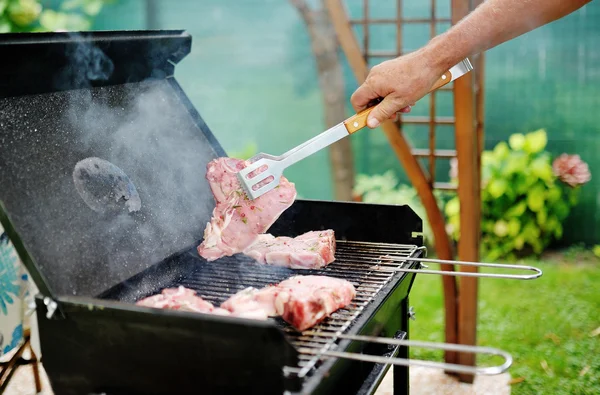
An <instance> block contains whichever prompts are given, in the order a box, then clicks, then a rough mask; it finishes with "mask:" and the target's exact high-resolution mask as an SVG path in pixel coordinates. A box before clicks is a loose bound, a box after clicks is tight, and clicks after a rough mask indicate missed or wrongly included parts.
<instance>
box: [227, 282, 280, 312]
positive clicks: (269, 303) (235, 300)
mask: <svg viewBox="0 0 600 395" xmlns="http://www.w3.org/2000/svg"><path fill="white" fill-rule="evenodd" d="M277 292H278V288H277V287H276V286H270V287H266V288H263V289H256V288H253V287H248V288H246V289H244V290H242V291H239V292H238V293H236V294H235V295H233V296H231V297H230V298H229V299H227V300H226V301H225V302H223V303H222V304H221V308H223V309H227V310H229V311H230V312H232V313H233V314H246V313H248V314H250V313H253V314H254V313H256V314H265V315H266V316H268V317H275V316H276V315H277V312H276V311H275V297H276V296H277Z"/></svg>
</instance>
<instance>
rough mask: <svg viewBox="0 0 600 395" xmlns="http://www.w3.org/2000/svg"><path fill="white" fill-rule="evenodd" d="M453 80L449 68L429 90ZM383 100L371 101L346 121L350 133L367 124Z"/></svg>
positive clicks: (438, 87)
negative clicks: (370, 115) (372, 112)
mask: <svg viewBox="0 0 600 395" xmlns="http://www.w3.org/2000/svg"><path fill="white" fill-rule="evenodd" d="M451 81H452V73H451V72H450V70H448V71H446V72H445V73H444V74H443V75H442V76H441V77H440V78H439V79H438V80H437V81H436V82H435V84H433V86H432V87H431V89H430V90H429V93H431V92H433V91H435V90H437V89H440V88H441V87H443V86H444V85H447V84H449V83H450V82H451ZM381 100H382V99H381V98H379V99H376V100H374V101H373V102H371V103H370V106H369V107H368V108H365V109H364V110H362V111H360V112H359V113H357V114H355V115H353V116H351V117H350V118H348V119H346V120H345V121H344V125H345V126H346V129H348V133H349V134H352V133H354V132H357V131H359V130H360V129H362V128H364V127H366V126H367V119H368V118H369V114H370V113H371V111H373V109H374V108H375V107H376V106H377V104H379V103H380V102H381Z"/></svg>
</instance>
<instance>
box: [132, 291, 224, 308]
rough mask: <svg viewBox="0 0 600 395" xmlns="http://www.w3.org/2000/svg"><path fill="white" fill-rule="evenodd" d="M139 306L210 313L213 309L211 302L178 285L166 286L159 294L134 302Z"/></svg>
mask: <svg viewBox="0 0 600 395" xmlns="http://www.w3.org/2000/svg"><path fill="white" fill-rule="evenodd" d="M136 304H137V305H140V306H146V307H155V308H160V309H172V310H183V311H194V312H198V313H210V312H212V311H213V310H214V306H213V305H212V303H210V302H207V301H205V300H204V299H202V298H201V297H199V296H196V292H195V291H194V290H191V289H188V288H185V287H183V286H179V287H178V288H166V289H163V291H162V292H161V293H160V294H157V295H152V296H149V297H147V298H144V299H142V300H140V301H138V302H137V303H136Z"/></svg>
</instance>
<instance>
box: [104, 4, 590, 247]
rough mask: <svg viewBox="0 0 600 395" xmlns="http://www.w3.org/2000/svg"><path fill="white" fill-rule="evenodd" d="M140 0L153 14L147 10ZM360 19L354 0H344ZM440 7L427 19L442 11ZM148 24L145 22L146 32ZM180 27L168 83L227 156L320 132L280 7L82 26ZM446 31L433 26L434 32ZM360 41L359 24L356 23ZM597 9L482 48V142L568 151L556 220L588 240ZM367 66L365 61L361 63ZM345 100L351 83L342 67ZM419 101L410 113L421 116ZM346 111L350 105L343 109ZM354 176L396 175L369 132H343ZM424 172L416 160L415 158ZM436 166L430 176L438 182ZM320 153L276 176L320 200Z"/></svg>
mask: <svg viewBox="0 0 600 395" xmlns="http://www.w3.org/2000/svg"><path fill="white" fill-rule="evenodd" d="M149 3H153V4H154V5H155V9H156V12H155V13H153V14H150V15H149V14H148V12H147V6H148V4H149ZM345 3H346V4H347V5H348V7H349V11H350V13H351V15H353V16H357V17H358V16H360V14H361V7H362V1H361V0H349V1H346V2H345ZM394 3H396V2H395V1H391V0H390V1H379V2H371V10H370V13H371V15H372V16H374V17H386V16H389V15H395V13H396V11H395V5H394ZM405 3H408V4H406V5H405V9H404V14H405V15H406V16H409V17H410V16H414V17H428V16H429V14H428V12H429V2H427V1H418V2H417V1H414V2H405ZM449 12H450V10H449V0H447V1H438V7H437V14H438V15H439V16H441V17H444V16H448V15H449ZM149 24H150V25H149ZM149 27H152V28H161V29H171V28H174V29H185V30H187V31H188V32H189V33H190V34H191V35H192V36H193V48H192V53H191V54H190V55H189V56H188V57H187V58H186V59H184V60H183V62H182V63H181V64H180V65H179V66H178V68H177V72H176V77H177V78H178V80H179V81H180V83H181V84H182V86H183V88H184V90H185V91H186V92H187V94H188V95H189V96H190V98H191V100H192V102H193V103H194V105H195V106H196V107H197V108H198V109H199V111H200V113H201V115H202V116H203V117H204V118H205V120H206V121H207V123H208V125H209V126H210V127H211V129H212V130H213V132H214V133H215V134H216V136H217V138H218V139H219V141H220V142H221V144H222V145H223V146H224V148H225V149H226V150H227V151H237V150H241V149H243V148H244V147H245V146H246V145H248V144H250V143H256V144H257V146H258V148H259V150H260V151H263V152H268V153H273V154H278V153H282V152H284V151H286V150H287V149H288V148H291V147H293V146H295V145H296V144H298V143H300V142H302V141H304V140H306V139H307V138H309V137H312V136H313V135H314V134H316V133H318V132H320V131H322V130H323V128H324V125H323V109H322V102H321V92H320V91H319V87H318V82H317V74H316V69H315V63H314V60H313V57H312V53H311V49H310V41H309V38H308V34H307V31H306V29H305V27H304V24H303V22H302V20H301V19H300V18H299V16H298V14H297V12H296V10H295V9H294V8H293V7H292V6H291V5H290V4H289V1H286V0H244V1H241V0H154V1H153V2H152V1H151V2H148V1H146V0H119V1H118V2H117V3H116V4H114V5H109V6H107V7H106V8H105V9H104V11H103V12H102V14H101V15H100V17H99V18H98V20H97V21H96V25H95V27H94V29H97V30H108V29H146V28H149ZM447 28H448V25H445V26H444V25H442V26H440V27H439V29H438V32H442V31H443V30H445V29H447ZM356 29H357V33H358V34H361V33H362V32H361V31H360V28H356ZM428 35H429V27H428V26H427V25H407V26H405V27H404V32H403V37H404V39H403V47H404V48H405V49H407V50H412V49H416V48H418V47H420V46H422V45H423V44H425V43H426V41H427V40H428V38H429V36H428ZM370 36H371V41H372V42H373V43H377V46H376V47H375V46H374V47H372V49H379V50H386V49H387V50H392V49H394V48H395V37H396V36H395V28H394V27H392V26H374V27H372V28H371V30H370ZM599 39H600V3H598V2H592V3H590V4H588V5H587V6H586V7H584V8H583V9H581V10H580V11H578V12H576V13H574V14H572V15H570V16H569V17H567V18H564V19H562V20H560V21H558V22H555V23H553V24H551V25H548V26H546V27H543V28H540V29H538V30H536V31H534V32H531V33H529V34H527V35H525V36H522V37H519V38H517V39H515V40H513V41H511V42H509V43H505V44H503V45H501V46H499V47H497V48H495V49H492V50H490V51H488V53H487V56H486V69H485V83H486V86H485V109H486V117H485V123H486V125H485V126H486V128H485V132H486V147H488V148H490V147H492V146H493V145H495V144H496V143H497V142H498V141H501V140H505V139H507V138H508V136H509V135H510V134H512V133H515V132H527V131H532V130H535V129H538V128H546V129H547V131H548V134H549V140H550V141H549V149H550V150H551V151H552V152H553V153H556V154H560V153H562V152H568V153H578V154H580V155H581V156H582V158H583V159H584V160H585V161H587V162H588V163H589V164H590V169H591V171H592V181H591V182H590V183H589V184H588V185H586V186H585V188H584V190H583V193H582V201H581V203H580V205H579V206H578V207H577V208H576V209H575V211H574V212H573V214H572V215H571V217H570V219H569V224H568V225H567V226H568V227H567V229H569V230H568V231H566V232H565V238H564V241H565V242H574V241H584V242H588V243H593V242H596V243H597V242H600V183H599V181H598V180H599V179H600V158H599V155H598V154H597V152H600V127H599V126H598V121H600V111H599V110H598V109H599V108H600V106H599V104H600V47H599V46H598V44H597V43H598V42H600V41H599ZM373 63H374V62H373ZM345 73H346V75H347V78H346V81H347V96H348V98H349V97H350V95H351V93H352V92H353V90H354V89H355V88H356V83H355V82H354V78H353V76H352V74H351V73H350V70H349V69H348V67H347V65H345ZM436 97H437V103H438V105H437V106H438V115H451V114H452V98H451V95H450V94H449V93H448V92H439V93H437V94H436ZM428 103H429V97H426V98H424V99H423V100H422V101H421V102H419V103H418V104H417V106H416V107H415V109H414V110H413V111H414V114H416V115H428V111H429V110H428V108H429V106H428ZM348 111H349V112H350V108H349V110H348ZM406 133H407V136H408V138H409V140H410V141H411V142H412V143H413V144H414V146H416V147H423V148H425V147H427V144H428V143H427V127H426V126H424V127H419V126H411V127H407V129H406ZM437 134H438V137H437V139H438V148H453V147H454V131H453V128H452V127H448V126H440V127H438V130H437ZM351 139H352V141H353V144H354V147H355V156H356V163H357V171H358V172H360V173H368V174H373V173H381V172H383V171H386V170H387V169H390V168H392V169H394V170H395V171H396V172H397V173H398V175H399V177H400V178H401V179H403V180H405V179H406V178H405V175H404V173H403V171H402V169H401V168H400V166H399V164H398V162H397V159H396V158H395V156H394V154H393V152H392V150H391V148H390V147H389V145H388V143H387V140H386V139H385V137H384V136H383V134H382V133H381V131H380V130H374V131H368V130H363V131H361V132H360V133H357V134H356V135H354V136H352V137H351ZM423 165H424V166H426V163H425V162H423ZM448 168H449V167H448V163H447V162H444V161H441V162H440V163H439V164H438V166H437V168H436V173H437V175H438V176H437V179H438V180H439V181H447V174H448ZM329 172H330V169H329V166H328V161H327V155H326V152H321V153H319V154H317V155H315V156H314V157H311V158H308V159H306V160H304V161H303V162H301V163H299V164H297V165H295V166H294V167H292V168H290V169H288V170H287V171H286V176H287V177H289V178H290V179H291V180H293V181H294V182H295V183H296V184H297V187H298V191H299V194H300V195H301V196H302V197H306V198H320V199H330V198H331V194H332V188H331V181H330V176H329V174H330V173H329Z"/></svg>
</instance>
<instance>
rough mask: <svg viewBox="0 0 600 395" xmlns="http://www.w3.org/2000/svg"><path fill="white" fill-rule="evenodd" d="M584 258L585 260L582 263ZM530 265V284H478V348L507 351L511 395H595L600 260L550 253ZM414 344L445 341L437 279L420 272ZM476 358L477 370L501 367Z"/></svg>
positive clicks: (598, 384) (413, 300)
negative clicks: (533, 275)
mask: <svg viewBox="0 0 600 395" xmlns="http://www.w3.org/2000/svg"><path fill="white" fill-rule="evenodd" d="M582 261H583V262H582ZM523 263H524V264H529V265H532V266H536V267H538V268H540V269H541V270H542V271H543V273H544V274H543V276H542V277H540V278H538V279H536V280H529V281H521V280H504V279H480V280H479V290H480V291H479V292H480V294H479V311H478V332H477V336H478V345H481V346H490V347H496V348H500V349H502V350H505V351H507V352H509V353H510V354H511V355H512V356H513V358H514V361H513V365H512V366H511V368H510V369H509V373H510V374H511V376H512V378H513V379H521V380H522V381H520V382H518V383H514V384H512V393H513V394H553V395H559V394H569V395H573V394H599V393H600V334H596V335H595V336H594V335H593V332H594V330H596V328H598V327H600V285H599V284H600V261H599V260H598V259H597V258H590V259H587V261H586V260H581V259H577V260H576V261H573V260H572V255H569V254H565V255H556V254H555V255H554V256H553V257H550V258H548V259H546V260H544V261H543V262H531V261H530V262H523ZM410 305H411V306H414V309H415V312H416V318H417V319H416V321H411V323H410V325H411V329H410V331H411V334H410V335H411V338H412V339H414V340H429V341H444V336H443V333H444V327H443V325H444V314H443V310H442V308H443V300H442V286H441V280H440V278H439V277H438V276H433V275H418V276H417V279H416V280H415V283H414V286H413V290H412V291H411V294H410ZM411 358H419V359H430V360H438V361H441V360H442V354H441V352H437V351H433V350H416V349H414V350H411ZM501 361H502V359H499V358H494V359H491V358H486V357H480V358H478V365H480V366H490V365H491V364H494V365H495V364H497V363H498V362H500V363H501Z"/></svg>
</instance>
